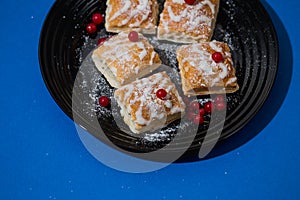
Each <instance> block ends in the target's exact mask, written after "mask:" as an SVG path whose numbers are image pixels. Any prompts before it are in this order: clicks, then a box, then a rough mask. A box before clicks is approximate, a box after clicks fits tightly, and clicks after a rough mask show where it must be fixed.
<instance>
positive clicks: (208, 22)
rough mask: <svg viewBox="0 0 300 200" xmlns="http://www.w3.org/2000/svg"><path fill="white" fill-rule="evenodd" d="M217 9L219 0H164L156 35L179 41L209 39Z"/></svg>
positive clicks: (162, 38)
mask: <svg viewBox="0 0 300 200" xmlns="http://www.w3.org/2000/svg"><path fill="white" fill-rule="evenodd" d="M218 11H219V0H196V1H195V3H194V5H188V4H187V3H185V1H184V0H166V1H165V4H164V9H163V12H162V13H161V14H160V23H159V26H158V33H157V37H158V39H160V40H169V41H173V42H180V43H195V42H199V41H210V39H211V37H212V35H213V31H214V28H215V23H216V18H217V14H218Z"/></svg>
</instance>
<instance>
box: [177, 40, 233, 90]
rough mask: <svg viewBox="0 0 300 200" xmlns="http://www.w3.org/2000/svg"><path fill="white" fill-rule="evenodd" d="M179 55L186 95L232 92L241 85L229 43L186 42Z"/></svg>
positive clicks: (179, 49) (179, 50) (183, 87)
mask: <svg viewBox="0 0 300 200" xmlns="http://www.w3.org/2000/svg"><path fill="white" fill-rule="evenodd" d="M176 55H177V60H178V65H179V70H180V76H181V79H182V89H183V92H184V94H185V95H207V94H218V93H232V92H235V91H237V90H238V89H239V86H238V83H237V77H236V76H235V68H234V67H233V61H232V58H231V53H230V49H229V47H228V45H227V44H226V43H223V42H218V41H212V42H202V43H199V44H191V45H183V46H181V47H179V48H178V49H177V51H176Z"/></svg>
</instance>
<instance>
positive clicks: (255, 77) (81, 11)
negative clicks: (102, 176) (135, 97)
mask: <svg viewBox="0 0 300 200" xmlns="http://www.w3.org/2000/svg"><path fill="white" fill-rule="evenodd" d="M162 2H163V1H160V5H162ZM220 2H221V5H220V10H219V15H218V19H217V24H216V29H215V33H214V36H213V39H216V40H219V41H224V42H227V43H228V44H229V46H230V48H231V51H232V56H233V60H234V64H235V68H236V75H237V78H238V83H239V86H240V90H239V91H238V92H236V93H234V94H228V95H227V96H226V99H227V114H226V118H225V123H224V127H223V124H222V123H221V124H218V123H216V124H215V125H213V126H211V127H210V130H212V131H213V130H216V131H218V130H219V129H220V127H221V128H222V133H221V136H220V138H219V140H220V141H221V140H224V139H229V140H230V136H231V135H232V134H234V133H236V132H238V131H239V130H240V129H241V128H242V127H244V126H245V125H246V124H247V122H249V120H250V119H252V118H253V117H254V116H255V114H256V113H257V112H258V111H259V109H260V108H261V107H262V105H263V103H264V102H265V100H266V98H267V97H268V95H269V92H270V90H271V88H272V85H273V83H274V80H275V77H276V73H277V62H278V43H277V37H276V33H275V31H274V28H273V25H272V22H271V20H270V18H269V16H268V14H267V12H266V11H265V9H264V8H263V6H262V5H261V3H260V2H259V1H256V0H253V1H244V0H221V1H220ZM105 9H106V5H105V1H96V0H92V1H86V0H67V1H65V0H58V1H56V3H55V4H54V5H53V7H52V9H51V11H50V12H49V14H48V17H47V19H46V21H45V23H44V26H43V30H42V32H41V38H40V46H39V58H40V65H41V72H42V75H43V78H44V81H45V84H46V85H47V88H48V90H49V91H50V93H51V95H52V97H53V98H54V99H55V101H56V103H57V104H58V105H59V106H60V108H61V109H62V110H63V111H64V112H65V113H66V114H67V115H68V116H69V117H70V118H72V119H74V115H76V119H77V120H76V122H77V123H79V125H81V126H82V127H83V128H85V129H86V130H87V131H89V132H90V133H91V134H93V135H94V136H96V137H97V138H99V139H100V140H102V141H104V142H105V139H104V138H103V137H102V136H101V134H99V129H98V128H97V127H95V126H94V124H95V123H94V121H93V119H91V118H90V115H91V112H95V113H96V116H97V118H98V119H99V120H97V123H98V122H99V123H100V124H101V127H102V129H103V131H104V132H105V134H106V135H107V137H108V138H109V139H110V140H111V141H112V142H113V143H114V144H116V145H118V146H119V147H121V148H123V149H126V150H129V151H131V152H149V151H153V150H157V149H159V148H161V147H163V146H164V145H166V144H167V143H169V142H170V140H172V138H173V137H174V135H175V134H176V131H177V129H178V124H179V122H175V123H172V124H170V125H169V126H168V127H166V128H165V129H164V130H163V134H162V136H157V134H156V135H151V134H149V135H146V136H145V137H144V138H140V137H139V138H137V137H134V136H131V135H129V134H126V133H125V132H124V131H122V130H120V129H119V128H118V127H117V126H115V123H114V119H113V117H112V115H113V113H114V111H113V108H111V110H112V111H111V110H103V109H102V108H100V107H99V106H97V103H96V101H97V98H98V97H99V96H100V95H111V94H112V92H113V89H112V88H111V87H110V86H109V85H108V84H107V83H106V81H105V79H104V78H103V77H102V76H101V75H100V74H98V73H97V71H96V70H95V69H94V68H93V67H92V68H91V70H90V71H87V72H86V71H85V74H82V73H78V72H79V71H80V66H81V65H82V63H84V62H86V63H88V64H90V63H91V61H90V60H89V59H86V58H88V55H89V53H90V52H91V51H92V50H93V49H94V48H95V47H96V42H97V40H98V38H101V37H107V36H108V35H110V33H107V32H106V31H105V29H104V25H101V26H100V27H99V30H98V32H97V34H95V35H94V36H89V35H88V34H87V33H86V32H85V26H86V24H87V23H89V22H90V20H91V15H92V13H94V12H96V11H99V12H101V13H105ZM150 42H152V44H153V45H154V46H155V49H156V51H157V52H158V53H159V55H160V57H161V59H162V60H163V62H164V64H166V65H169V66H171V67H173V68H174V69H176V68H177V62H176V59H175V57H174V56H175V54H174V52H173V51H171V50H172V48H173V47H170V48H164V46H163V45H157V44H156V40H155V38H154V37H151V38H150ZM78 74H79V79H80V80H82V81H81V83H79V84H78V85H77V83H76V84H75V85H76V87H77V86H78V88H79V89H80V88H81V90H82V91H81V93H80V94H79V95H78V96H76V95H75V96H73V102H72V94H73V93H72V92H73V87H74V83H75V80H77V79H78V76H77V75H78ZM84 79H87V80H85V81H84ZM82 82H84V83H86V82H87V83H91V84H90V85H89V86H88V87H87V88H85V87H86V85H85V86H83V85H80V84H82ZM82 96H85V97H87V99H81V98H82ZM74 99H75V100H74ZM198 99H199V101H203V102H205V101H208V100H209V99H210V97H209V96H206V97H199V98H198ZM85 101H87V102H89V103H90V105H88V106H86V107H84V109H82V104H83V103H86V102H85ZM79 104H80V105H79ZM79 108H80V109H79ZM187 127H188V126H187ZM207 128H208V127H206V125H204V126H200V127H199V129H198V131H197V132H198V133H197V135H196V137H195V138H194V139H193V140H194V142H193V143H192V144H191V146H190V148H189V150H188V151H187V152H186V154H184V156H183V157H189V156H191V155H192V152H195V151H197V150H198V149H199V148H200V147H201V144H202V142H203V139H204V136H205V135H206V134H207ZM187 129H188V128H187ZM187 132H188V131H187ZM189 139H190V138H189V134H186V135H182V137H181V138H180V139H179V140H178V142H176V144H172V145H171V146H170V148H168V150H166V152H165V153H166V154H168V153H170V152H172V151H178V150H181V149H183V148H185V147H186V141H188V140H189ZM214 139H215V138H214V134H212V136H211V139H209V137H208V139H207V140H206V142H207V143H209V142H211V141H214Z"/></svg>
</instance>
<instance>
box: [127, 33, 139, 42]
mask: <svg viewBox="0 0 300 200" xmlns="http://www.w3.org/2000/svg"><path fill="white" fill-rule="evenodd" d="M128 39H129V40H130V41H131V42H137V41H139V34H138V33H137V32H136V31H131V32H130V33H129V34H128Z"/></svg>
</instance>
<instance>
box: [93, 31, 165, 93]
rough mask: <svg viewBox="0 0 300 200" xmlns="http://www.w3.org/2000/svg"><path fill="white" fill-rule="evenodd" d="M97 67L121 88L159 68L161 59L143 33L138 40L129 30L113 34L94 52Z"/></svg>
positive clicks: (114, 85) (112, 83) (110, 81)
mask: <svg viewBox="0 0 300 200" xmlns="http://www.w3.org/2000/svg"><path fill="white" fill-rule="evenodd" d="M92 59H93V61H94V63H95V65H96V67H97V69H98V70H99V71H100V72H101V73H102V74H103V75H104V76H105V78H106V80H107V81H108V82H109V83H110V85H111V86H112V87H116V88H119V87H121V86H122V85H126V84H128V83H130V82H132V81H134V80H136V79H137V78H141V77H143V76H145V75H147V74H148V73H150V72H151V71H152V70H155V69H156V68H158V67H159V66H160V64H161V60H160V58H159V56H158V54H157V53H156V52H155V51H154V48H153V46H152V45H151V44H150V43H149V42H148V40H147V38H145V37H144V36H143V35H142V34H139V39H138V41H137V42H131V41H130V40H129V39H128V33H127V32H121V33H119V34H118V35H115V36H113V37H112V38H110V39H109V40H108V41H106V42H104V44H103V45H101V46H99V47H98V48H97V49H96V50H95V51H94V52H93V54H92Z"/></svg>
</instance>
